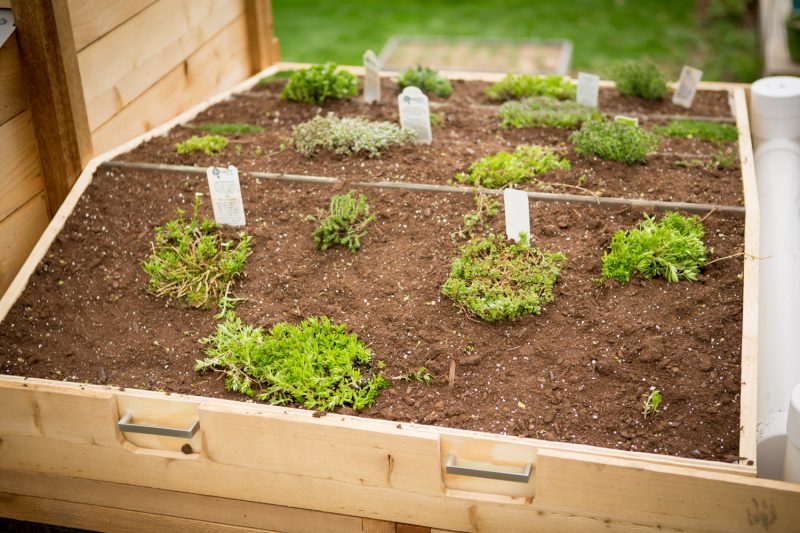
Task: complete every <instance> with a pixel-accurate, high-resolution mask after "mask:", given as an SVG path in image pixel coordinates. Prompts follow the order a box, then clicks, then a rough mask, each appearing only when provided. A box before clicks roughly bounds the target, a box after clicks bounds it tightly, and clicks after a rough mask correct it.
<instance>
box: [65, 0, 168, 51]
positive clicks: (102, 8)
mask: <svg viewBox="0 0 800 533" xmlns="http://www.w3.org/2000/svg"><path fill="white" fill-rule="evenodd" d="M155 1H156V0H101V1H96V0H91V1H90V0H67V4H68V5H69V14H70V18H71V19H72V34H73V35H74V37H75V49H76V50H78V51H80V50H83V49H84V48H86V47H87V46H88V45H90V44H92V43H93V42H95V41H96V40H97V39H99V38H100V37H102V36H104V35H105V34H107V33H108V32H110V31H111V30H113V29H114V28H116V27H117V26H119V25H121V24H122V23H123V22H125V21H127V20H128V19H130V18H131V17H133V16H134V15H136V14H137V13H139V12H141V11H142V10H143V9H144V8H146V7H147V6H149V5H150V4H152V3H153V2H155ZM162 1H164V0H162ZM167 1H169V0H167Z"/></svg>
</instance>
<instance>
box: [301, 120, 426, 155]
mask: <svg viewBox="0 0 800 533" xmlns="http://www.w3.org/2000/svg"><path fill="white" fill-rule="evenodd" d="M416 138H417V135H416V133H415V132H413V131H412V130H409V129H406V128H399V127H398V126H396V125H395V124H392V123H391V122H370V121H369V120H366V119H363V118H359V117H345V118H338V117H336V116H335V115H334V114H333V113H328V115H327V116H325V117H322V116H319V115H317V116H316V117H314V118H312V119H311V120H309V121H307V122H303V123H302V124H299V125H298V126H296V127H295V128H294V133H293V134H292V142H293V143H294V147H295V149H296V150H297V151H298V152H299V153H301V154H302V155H304V156H306V157H311V156H313V155H314V154H315V153H316V152H317V151H318V150H319V149H320V148H323V149H325V150H329V151H331V152H334V153H336V154H339V155H345V156H346V155H351V154H357V153H360V152H365V153H366V154H367V157H377V156H379V155H380V153H381V152H382V151H384V150H386V149H387V148H389V147H390V146H394V145H398V146H401V145H405V144H412V143H414V142H415V141H416Z"/></svg>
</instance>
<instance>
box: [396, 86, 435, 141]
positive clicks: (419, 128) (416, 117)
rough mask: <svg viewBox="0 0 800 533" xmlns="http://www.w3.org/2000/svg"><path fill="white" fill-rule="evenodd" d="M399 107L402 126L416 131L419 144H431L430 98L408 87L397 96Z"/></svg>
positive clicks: (416, 89)
mask: <svg viewBox="0 0 800 533" xmlns="http://www.w3.org/2000/svg"><path fill="white" fill-rule="evenodd" d="M397 105H398V106H399V108H400V125H401V126H402V127H404V128H408V129H410V130H413V131H415V132H416V133H417V142H418V143H421V144H431V142H433V134H432V133H431V112H430V109H429V107H428V97H427V96H425V95H424V94H422V91H420V90H419V88H417V87H406V88H405V89H403V92H402V93H400V94H399V95H397Z"/></svg>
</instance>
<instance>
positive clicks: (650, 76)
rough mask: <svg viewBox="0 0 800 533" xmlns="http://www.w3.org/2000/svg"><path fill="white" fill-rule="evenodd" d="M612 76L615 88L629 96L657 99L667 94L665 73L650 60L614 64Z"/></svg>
mask: <svg viewBox="0 0 800 533" xmlns="http://www.w3.org/2000/svg"><path fill="white" fill-rule="evenodd" d="M612 76H613V79H614V81H615V82H616V84H617V90H619V92H621V93H622V94H626V95H629V96H638V97H639V98H644V99H646V100H658V99H660V98H662V97H663V96H664V95H665V94H667V75H666V74H664V73H663V72H661V70H659V68H658V67H657V66H655V64H653V63H652V62H650V61H639V62H627V63H621V64H618V65H616V66H615V67H614V68H613V69H612Z"/></svg>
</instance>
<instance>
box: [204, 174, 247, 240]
mask: <svg viewBox="0 0 800 533" xmlns="http://www.w3.org/2000/svg"><path fill="white" fill-rule="evenodd" d="M206 176H207V177H208V189H209V191H210V193H211V205H212V207H213V208H214V220H216V222H217V224H222V225H225V226H244V225H245V218H244V204H243V203H242V190H241V188H240V187H239V171H238V170H236V167H234V166H229V167H228V168H224V167H208V169H207V170H206Z"/></svg>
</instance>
